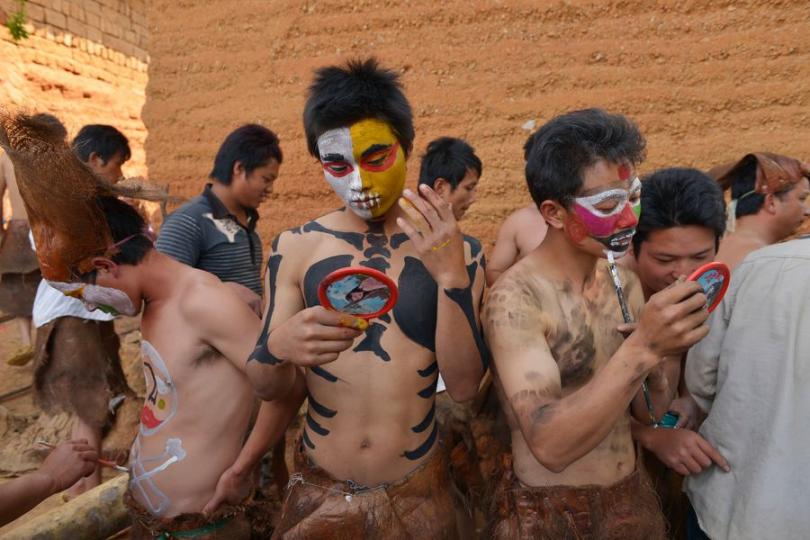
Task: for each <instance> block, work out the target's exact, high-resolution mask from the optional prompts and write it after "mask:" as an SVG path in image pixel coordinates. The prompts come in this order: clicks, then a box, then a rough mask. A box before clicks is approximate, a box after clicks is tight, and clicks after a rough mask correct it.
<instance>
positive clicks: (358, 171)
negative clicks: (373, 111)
mask: <svg viewBox="0 0 810 540" xmlns="http://www.w3.org/2000/svg"><path fill="white" fill-rule="evenodd" d="M318 153H319V155H320V159H321V165H323V172H324V177H326V181H327V182H329V185H330V186H332V189H334V190H335V193H337V194H338V196H339V197H340V198H341V199H343V201H344V202H345V203H346V206H348V207H349V209H351V210H352V211H353V212H354V213H355V214H357V215H358V216H360V217H361V218H363V219H365V220H374V219H378V218H380V217H382V216H384V215H385V213H386V212H388V210H390V209H391V207H392V206H393V205H394V203H395V202H396V201H397V199H398V198H399V197H400V195H402V189H403V188H404V187H405V172H406V168H405V152H404V151H403V150H402V147H401V145H400V144H399V141H398V140H397V138H396V136H395V135H394V132H393V130H392V129H391V126H389V125H388V124H386V123H385V122H382V121H380V120H376V119H372V118H369V119H366V120H361V121H359V122H357V123H355V124H353V125H352V126H350V127H348V128H337V129H331V130H329V131H327V132H325V133H323V134H322V135H321V136H320V137H318Z"/></svg>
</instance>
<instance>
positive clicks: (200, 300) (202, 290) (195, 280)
mask: <svg viewBox="0 0 810 540" xmlns="http://www.w3.org/2000/svg"><path fill="white" fill-rule="evenodd" d="M189 270H190V271H189V272H186V273H185V275H184V276H183V277H182V280H181V284H180V287H179V288H178V292H179V299H180V301H179V305H180V311H181V313H182V314H183V315H184V316H185V317H187V318H188V320H189V322H191V323H200V322H201V321H202V320H205V319H208V318H209V317H210V316H215V315H216V313H217V312H221V311H222V310H223V309H225V308H226V306H227V305H228V304H229V303H230V302H231V301H233V300H237V301H238V300H239V297H238V295H237V294H236V293H235V292H234V291H233V290H231V289H230V288H229V287H226V286H225V285H224V284H223V283H222V282H221V281H220V280H219V278H217V277H216V276H214V275H213V274H209V273H208V272H204V271H202V270H197V269H196V268H190V269H189Z"/></svg>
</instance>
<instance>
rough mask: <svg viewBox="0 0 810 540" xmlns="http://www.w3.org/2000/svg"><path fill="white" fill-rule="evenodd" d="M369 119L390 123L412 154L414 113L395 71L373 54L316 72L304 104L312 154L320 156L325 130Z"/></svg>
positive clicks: (407, 150)
mask: <svg viewBox="0 0 810 540" xmlns="http://www.w3.org/2000/svg"><path fill="white" fill-rule="evenodd" d="M367 118H376V119H378V120H382V121H383V122H386V123H387V124H388V125H390V126H391V129H392V130H393V131H394V134H395V135H396V137H397V139H398V140H399V143H400V145H402V150H403V152H405V155H406V156H407V155H408V154H409V153H410V151H411V148H412V147H413V137H414V133H413V114H412V113H411V105H410V104H409V103H408V100H407V98H406V97H405V94H403V93H402V85H401V84H400V82H399V76H398V75H397V74H396V73H394V72H393V71H391V70H389V69H385V68H383V67H380V65H379V63H378V62H377V59H376V58H373V57H372V58H368V59H366V60H349V61H348V62H347V63H346V65H345V66H328V67H323V68H321V69H319V70H317V71H316V72H315V79H314V80H313V82H312V85H310V87H309V95H308V97H307V103H306V105H305V106H304V132H305V133H306V135H307V147H308V149H309V153H310V154H312V155H313V156H315V157H320V156H319V155H318V137H320V136H321V135H322V134H323V133H324V132H326V131H329V130H330V129H336V128H340V127H348V126H350V125H352V124H354V123H355V122H359V121H360V120H365V119H367Z"/></svg>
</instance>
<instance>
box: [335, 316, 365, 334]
mask: <svg viewBox="0 0 810 540" xmlns="http://www.w3.org/2000/svg"><path fill="white" fill-rule="evenodd" d="M339 324H340V326H343V327H344V328H354V329H355V330H360V331H361V332H363V331H365V330H366V329H368V321H367V320H365V319H361V318H359V317H352V316H351V315H344V316H343V317H341V319H340V323H339Z"/></svg>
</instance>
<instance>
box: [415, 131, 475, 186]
mask: <svg viewBox="0 0 810 540" xmlns="http://www.w3.org/2000/svg"><path fill="white" fill-rule="evenodd" d="M482 170H483V167H482V165H481V159H480V158H479V157H478V156H476V155H475V149H473V147H472V146H470V145H469V144H468V143H467V141H464V140H462V139H456V138H453V137H439V138H438V139H436V140H434V141H431V142H430V143H429V144H428V146H427V151H426V152H425V155H424V156H422V164H421V166H420V167H419V183H420V184H425V185H428V186H430V187H431V188H432V187H433V186H434V184H435V182H436V179H438V178H444V179H445V180H447V182H449V183H450V186H451V187H452V189H456V188H457V187H458V185H459V184H460V183H461V181H462V180H464V177H465V176H466V175H467V171H475V173H476V174H477V175H478V177H479V178H480V177H481V172H482Z"/></svg>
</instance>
